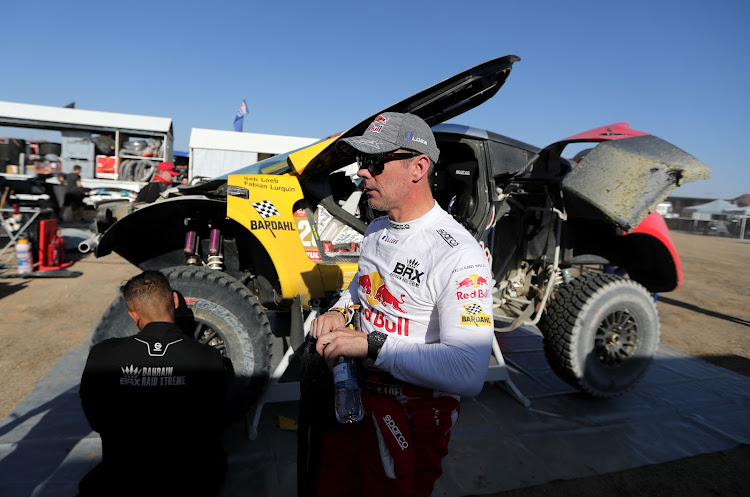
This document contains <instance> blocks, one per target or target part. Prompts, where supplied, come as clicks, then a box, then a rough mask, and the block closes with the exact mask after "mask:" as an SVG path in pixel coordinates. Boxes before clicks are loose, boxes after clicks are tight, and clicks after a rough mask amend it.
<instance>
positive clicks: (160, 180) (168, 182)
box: [135, 162, 180, 203]
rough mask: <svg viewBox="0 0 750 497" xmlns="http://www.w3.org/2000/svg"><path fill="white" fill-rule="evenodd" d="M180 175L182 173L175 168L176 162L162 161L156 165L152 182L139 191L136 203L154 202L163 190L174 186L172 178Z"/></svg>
mask: <svg viewBox="0 0 750 497" xmlns="http://www.w3.org/2000/svg"><path fill="white" fill-rule="evenodd" d="M179 175H180V173H178V172H177V171H175V169H174V164H172V163H171V162H162V163H161V164H159V165H158V166H156V171H155V172H154V177H153V178H152V179H151V183H149V184H148V185H146V186H144V187H143V188H141V191H140V192H138V196H137V197H136V199H135V201H136V203H138V202H146V203H151V202H153V201H154V200H156V199H157V198H159V194H160V193H161V192H163V191H164V190H166V189H167V188H169V187H170V186H172V179H173V178H174V177H176V176H179Z"/></svg>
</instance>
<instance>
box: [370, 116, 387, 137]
mask: <svg viewBox="0 0 750 497" xmlns="http://www.w3.org/2000/svg"><path fill="white" fill-rule="evenodd" d="M387 121H388V119H387V118H385V117H383V116H378V117H376V118H375V120H374V121H373V122H372V124H370V126H369V127H368V128H367V131H368V132H370V133H380V132H381V131H382V130H383V125H384V124H385V123H386V122H387Z"/></svg>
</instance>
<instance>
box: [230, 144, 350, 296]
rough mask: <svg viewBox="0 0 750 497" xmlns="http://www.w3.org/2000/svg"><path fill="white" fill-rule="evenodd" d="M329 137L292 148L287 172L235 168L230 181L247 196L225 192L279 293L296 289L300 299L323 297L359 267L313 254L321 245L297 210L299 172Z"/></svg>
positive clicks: (289, 293)
mask: <svg viewBox="0 0 750 497" xmlns="http://www.w3.org/2000/svg"><path fill="white" fill-rule="evenodd" d="M333 141H335V138H331V139H328V140H323V141H321V142H318V143H315V144H313V145H310V146H309V147H306V148H303V149H301V150H298V151H296V152H294V153H292V154H290V155H289V158H288V165H289V166H290V170H289V172H287V173H286V174H251V175H247V174H236V175H230V176H229V178H228V185H229V186H230V187H237V188H241V189H246V190H247V192H248V195H247V197H248V198H242V197H239V196H231V195H230V196H228V197H227V217H228V218H230V219H232V220H234V221H236V222H238V223H239V224H241V225H242V226H244V227H245V228H246V229H247V230H248V231H249V232H250V233H252V234H253V236H255V237H256V238H257V239H258V241H259V242H260V243H261V244H262V245H263V247H264V248H265V250H266V252H267V253H268V255H269V257H270V258H271V261H272V262H273V265H274V268H275V269H276V273H277V274H278V278H279V285H280V287H281V297H282V298H284V299H293V298H295V297H296V296H297V295H300V297H301V299H302V302H303V303H304V304H307V303H308V302H309V301H310V300H312V299H317V298H322V297H323V296H324V295H325V293H326V292H333V291H337V290H344V289H346V287H348V286H349V283H351V281H352V279H353V278H354V276H355V275H356V273H357V262H356V260H355V261H353V262H336V263H325V262H322V261H320V260H313V258H311V257H310V255H309V254H308V250H310V249H312V250H313V251H315V250H316V249H318V248H319V247H318V240H317V232H316V230H315V228H314V224H313V223H312V222H311V220H309V219H308V218H307V216H306V215H304V213H302V212H300V211H297V212H296V213H295V204H297V202H299V201H300V200H302V199H303V193H302V188H301V187H300V184H299V181H298V179H297V174H299V173H300V172H301V171H302V170H303V169H304V168H305V166H306V165H307V164H308V163H309V162H310V160H312V159H313V158H314V157H315V156H316V155H317V154H318V153H319V152H320V151H321V150H323V149H325V148H326V147H327V146H328V145H330V144H331V143H332V142H333ZM262 172H264V173H273V172H274V171H262ZM306 249H308V250H306Z"/></svg>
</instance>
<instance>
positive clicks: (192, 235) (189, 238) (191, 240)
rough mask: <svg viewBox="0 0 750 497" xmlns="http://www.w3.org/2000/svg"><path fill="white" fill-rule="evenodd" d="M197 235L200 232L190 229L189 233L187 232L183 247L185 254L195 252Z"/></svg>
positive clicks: (189, 254) (188, 254)
mask: <svg viewBox="0 0 750 497" xmlns="http://www.w3.org/2000/svg"><path fill="white" fill-rule="evenodd" d="M197 236H198V234H197V233H196V232H195V231H188V232H187V234H185V248H184V249H183V251H184V252H185V256H191V255H194V254H195V240H196V238H197Z"/></svg>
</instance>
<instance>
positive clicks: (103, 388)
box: [79, 271, 233, 497]
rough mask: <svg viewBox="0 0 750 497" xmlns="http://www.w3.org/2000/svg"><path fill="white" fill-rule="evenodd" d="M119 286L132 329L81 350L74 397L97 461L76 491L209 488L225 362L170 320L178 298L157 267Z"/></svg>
mask: <svg viewBox="0 0 750 497" xmlns="http://www.w3.org/2000/svg"><path fill="white" fill-rule="evenodd" d="M121 290H122V295H123V298H124V300H125V303H126V305H127V307H128V311H129V312H128V314H130V317H131V318H133V320H134V321H135V323H136V325H137V326H138V329H139V330H140V332H139V333H138V334H136V335H134V336H131V337H126V338H111V339H109V340H105V341H103V342H101V343H99V344H97V345H95V346H94V347H92V349H91V351H90V353H89V357H88V360H87V362H86V367H85V369H84V371H83V375H82V377H81V388H80V396H81V401H82V404H83V411H84V413H85V414H86V418H87V419H88V422H89V424H90V425H91V428H92V429H93V430H95V431H97V432H99V434H100V435H101V439H102V461H101V463H100V464H99V465H98V466H96V467H95V468H94V469H92V470H91V471H90V472H89V473H88V474H87V475H86V476H85V477H84V478H83V479H82V480H81V482H80V484H79V497H88V496H102V495H108V496H114V495H127V496H129V497H133V496H135V495H139V496H145V495H149V496H150V495H191V496H192V495H195V496H209V495H216V494H217V493H218V492H219V490H220V489H221V486H222V483H223V481H224V475H225V473H226V466H227V464H226V454H225V453H224V450H223V448H222V444H221V437H222V434H223V430H224V427H225V421H226V416H225V398H226V392H227V386H228V382H229V381H230V379H231V378H232V376H233V372H232V366H231V362H229V360H228V359H225V358H223V357H222V355H221V353H220V352H219V351H218V350H216V349H214V348H213V347H210V346H208V345H204V344H202V343H200V342H198V341H196V340H194V339H193V338H192V337H189V336H186V335H185V334H184V333H183V332H182V331H181V329H180V328H179V327H177V326H176V325H175V324H174V322H175V309H176V308H177V306H178V297H177V294H176V293H175V292H173V291H172V289H171V287H170V285H169V281H168V280H167V278H166V277H165V276H164V275H163V274H162V273H160V272H158V271H146V272H144V273H141V274H139V275H138V276H135V277H134V278H132V279H131V280H129V281H128V282H127V283H126V284H125V285H124V286H123V287H122V289H121Z"/></svg>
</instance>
